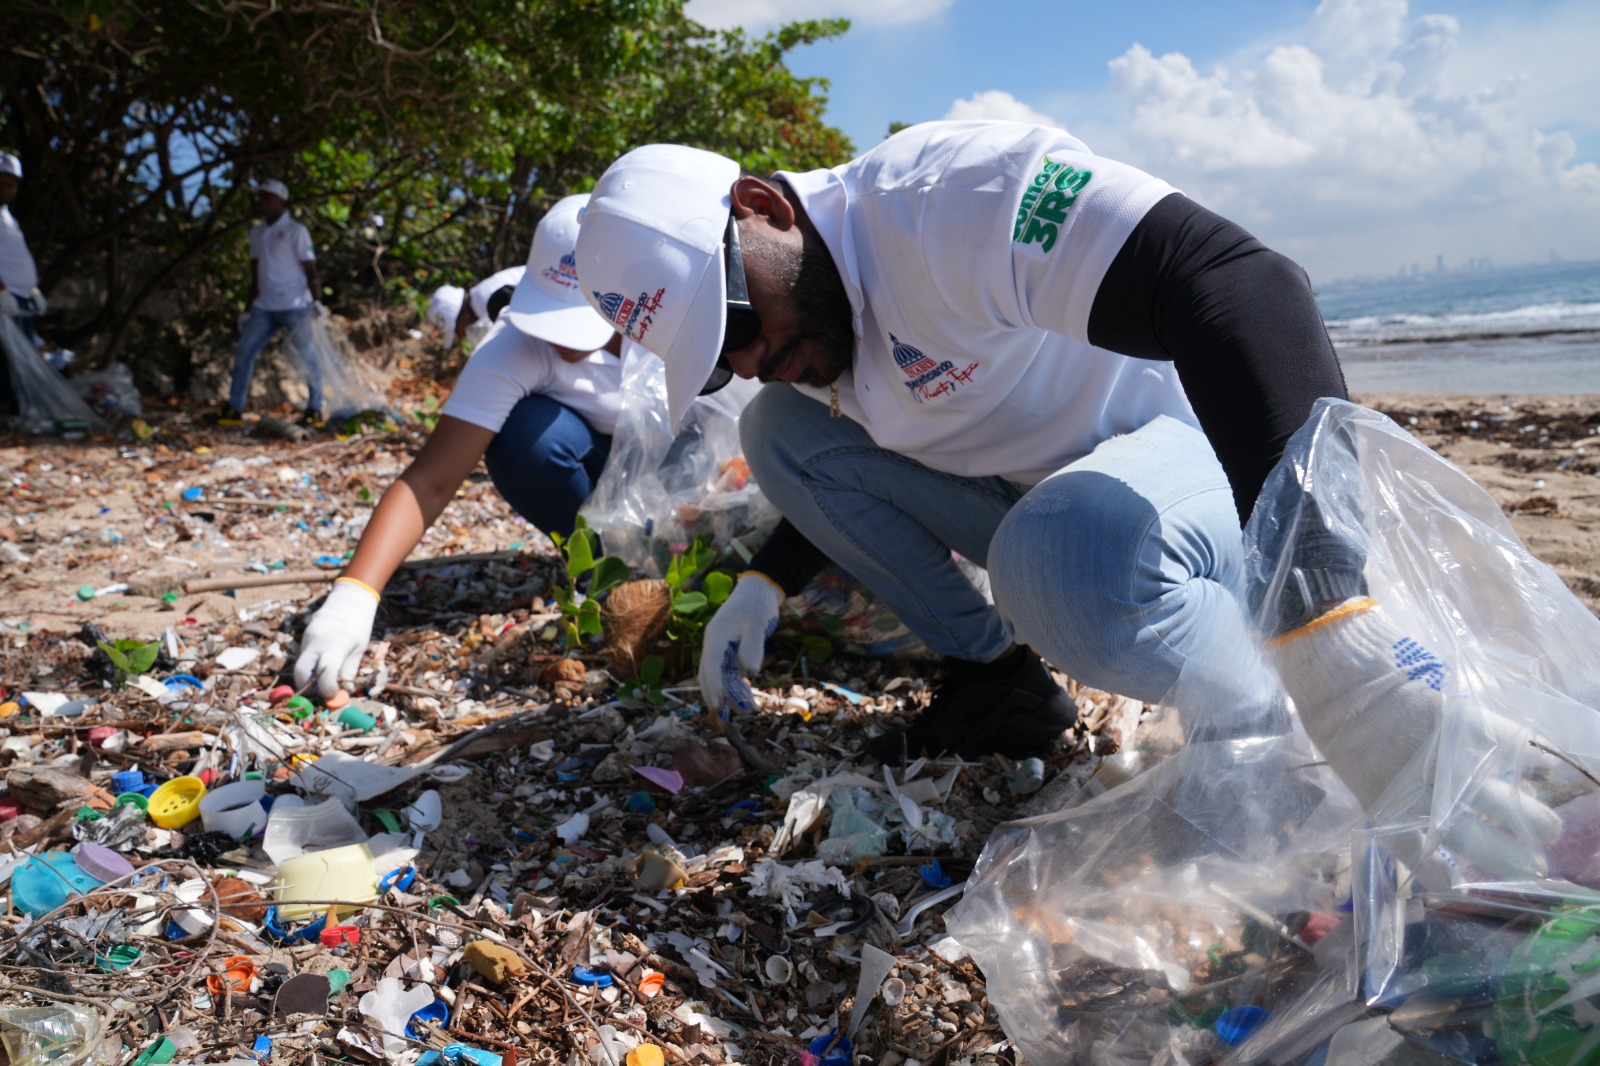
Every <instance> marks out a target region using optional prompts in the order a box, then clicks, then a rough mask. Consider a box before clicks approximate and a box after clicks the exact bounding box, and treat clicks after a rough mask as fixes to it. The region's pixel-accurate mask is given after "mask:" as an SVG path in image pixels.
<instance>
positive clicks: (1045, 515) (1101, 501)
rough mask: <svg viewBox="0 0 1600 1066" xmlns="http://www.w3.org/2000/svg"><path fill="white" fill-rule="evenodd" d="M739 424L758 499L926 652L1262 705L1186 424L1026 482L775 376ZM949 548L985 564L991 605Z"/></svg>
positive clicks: (1227, 495) (1228, 516)
mask: <svg viewBox="0 0 1600 1066" xmlns="http://www.w3.org/2000/svg"><path fill="white" fill-rule="evenodd" d="M740 432H741V436H742V439H743V443H744V447H745V456H746V458H747V459H748V461H749V463H750V468H751V471H752V473H753V474H754V475H755V478H756V481H757V483H758V484H759V485H760V486H761V491H762V492H763V493H764V494H766V496H767V498H768V499H770V500H771V501H772V502H773V504H774V505H776V506H777V508H778V510H779V511H781V512H782V513H783V514H784V516H785V517H787V518H788V519H789V521H790V522H792V523H793V524H794V525H795V526H796V527H797V528H799V530H800V531H801V532H802V533H804V534H805V535H806V536H807V537H808V538H810V540H811V541H812V543H814V544H815V545H817V547H818V548H820V549H821V550H822V551H824V552H826V553H827V554H828V556H829V557H830V558H832V559H833V561H834V562H836V563H838V564H839V565H840V566H842V567H843V568H844V569H845V570H846V571H848V572H849V573H851V574H852V575H854V576H855V577H856V578H857V579H858V580H860V581H861V582H863V583H864V584H865V585H867V586H868V587H869V588H871V589H872V590H873V591H874V592H876V593H877V594H878V595H879V596H880V597H882V598H883V600H884V601H885V602H887V603H888V604H889V606H890V607H891V608H893V609H894V611H895V613H896V614H897V615H898V616H899V617H900V620H901V621H902V622H904V623H905V624H906V625H907V626H908V627H909V628H910V629H911V630H912V631H913V632H914V633H916V634H917V636H919V637H921V638H922V640H923V642H924V643H925V644H927V646H928V647H929V649H930V650H932V651H933V652H935V653H936V654H940V655H951V656H957V657H959V658H963V659H974V660H978V661H984V662H987V661H990V660H993V659H994V658H996V657H998V656H999V655H1000V654H1001V653H1002V652H1004V651H1005V649H1006V648H1007V646H1008V645H1009V644H1010V643H1011V642H1012V641H1013V640H1015V641H1017V642H1019V643H1024V644H1028V645H1030V646H1032V647H1033V648H1034V650H1036V651H1037V652H1039V654H1040V655H1042V656H1044V658H1045V659H1046V660H1048V661H1049V662H1050V663H1051V664H1052V665H1054V666H1055V667H1057V668H1058V669H1060V670H1063V671H1065V672H1066V673H1067V674H1069V675H1071V676H1072V677H1073V678H1075V679H1077V680H1078V681H1080V682H1082V683H1084V684H1088V685H1092V686H1094V687H1096V688H1101V689H1105V690H1107V691H1111V692H1116V693H1120V694H1122V695H1124V696H1129V697H1132V698H1135V699H1140V700H1145V701H1151V702H1155V701H1162V700H1168V701H1169V702H1170V701H1171V699H1172V698H1173V697H1174V691H1175V690H1176V689H1177V688H1178V685H1179V681H1180V679H1181V680H1182V682H1183V687H1182V689H1181V692H1182V693H1183V694H1184V695H1185V696H1193V695H1195V694H1200V695H1201V696H1202V698H1203V699H1204V700H1205V701H1206V702H1207V703H1208V704H1211V705H1213V706H1230V705H1242V704H1248V705H1249V706H1251V707H1255V708H1262V709H1265V708H1266V707H1268V705H1270V704H1271V703H1272V701H1273V699H1274V693H1275V692H1276V684H1275V682H1274V681H1273V679H1272V678H1271V675H1270V674H1269V673H1268V672H1267V670H1266V669H1265V667H1264V666H1263V665H1262V663H1261V661H1260V659H1259V655H1258V653H1257V651H1256V644H1255V642H1254V640H1253V638H1252V637H1251V636H1250V633H1249V630H1248V627H1247V622H1246V619H1245V617H1244V613H1243V611H1242V610H1241V608H1240V605H1239V604H1240V601H1239V599H1238V596H1239V594H1240V592H1241V591H1242V587H1243V585H1242V580H1243V536H1242V534H1241V532H1240V529H1239V520H1238V517H1237V512H1236V511H1235V508H1234V504H1233V497H1232V494H1231V492H1230V491H1229V488H1228V482H1227V478H1226V477H1225V475H1224V474H1223V472H1222V467H1221V465H1220V464H1219V463H1218V462H1217V459H1216V456H1215V455H1214V453H1213V452H1212V450H1211V446H1210V444H1209V443H1208V442H1207V441H1206V438H1205V436H1204V434H1202V433H1201V432H1200V431H1199V430H1198V429H1195V428H1194V427H1192V426H1189V425H1187V424H1185V423H1183V422H1180V421H1178V420H1176V419H1172V418H1167V417H1164V416H1163V417H1161V418H1157V419H1155V420H1154V421H1152V422H1150V423H1148V424H1147V425H1145V426H1143V427H1141V428H1140V429H1139V430H1137V431H1136V432H1133V433H1129V434H1126V435H1124V436H1120V437H1115V438H1112V439H1111V440H1108V441H1105V442H1104V443H1102V444H1101V445H1100V446H1099V447H1098V448H1096V449H1095V450H1094V451H1093V452H1091V453H1090V454H1089V455H1087V456H1084V457H1083V458H1082V459H1079V460H1078V461H1077V462H1075V463H1072V464H1071V465H1069V466H1067V467H1065V468H1063V469H1062V470H1060V471H1057V472H1056V473H1055V474H1053V475H1051V476H1050V477H1049V478H1047V479H1046V480H1044V481H1043V482H1041V483H1040V484H1038V485H1036V486H1034V487H1033V488H1032V489H1027V490H1024V489H1023V488H1022V487H1021V486H1018V485H1016V484H1014V483H1012V482H1009V481H1006V480H1005V479H1003V478H998V477H978V478H973V477H960V476H958V475H955V474H947V473H942V472H940V471H937V470H933V469H931V468H929V467H926V466H923V465H922V464H921V463H918V462H917V461H915V460H913V459H909V458H907V457H906V456H904V455H899V454H897V453H895V452H891V451H887V450H885V449H883V448H880V447H878V446H877V445H876V444H875V443H873V441H872V439H871V437H869V436H868V435H867V432H866V430H865V429H864V428H862V426H861V425H859V424H858V423H856V422H854V421H852V420H850V419H848V418H832V417H830V416H829V414H828V408H827V406H826V405H825V404H822V403H818V402H817V401H815V400H812V399H810V398H809V397H806V396H803V395H801V394H800V393H798V392H796V391H795V390H794V389H792V388H790V387H789V386H787V385H782V384H772V385H768V386H766V387H765V388H763V389H762V390H761V391H760V392H759V393H758V394H757V395H756V398H755V400H754V401H753V402H752V403H751V404H750V406H749V407H748V408H747V409H746V410H745V413H744V414H743V416H742V417H741V418H740ZM951 551H955V552H959V553H960V554H961V555H963V556H965V557H966V558H968V559H970V560H972V561H973V562H975V563H978V564H979V565H982V566H985V567H987V569H988V571H989V578H990V584H991V587H992V591H993V594H994V604H993V605H992V606H991V605H990V604H989V603H988V602H987V601H986V600H985V599H984V597H983V596H982V595H981V594H980V593H979V592H978V590H977V589H975V588H974V587H973V585H972V583H971V582H970V581H969V580H968V579H967V578H966V577H965V576H964V575H963V574H962V573H961V571H960V569H959V568H957V566H956V565H955V564H954V562H952V560H951V557H950V553H951ZM1192 686H1200V687H1198V688H1195V687H1192ZM1213 701H1221V702H1217V703H1213Z"/></svg>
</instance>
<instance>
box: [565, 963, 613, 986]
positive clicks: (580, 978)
mask: <svg viewBox="0 0 1600 1066" xmlns="http://www.w3.org/2000/svg"><path fill="white" fill-rule="evenodd" d="M572 979H573V980H574V981H576V982H578V983H579V984H580V985H590V986H592V987H594V988H609V987H611V974H610V973H608V972H606V971H605V970H602V969H599V968H595V967H589V966H574V967H573V968H572Z"/></svg>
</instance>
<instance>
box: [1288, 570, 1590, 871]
mask: <svg viewBox="0 0 1600 1066" xmlns="http://www.w3.org/2000/svg"><path fill="white" fill-rule="evenodd" d="M1267 648H1268V651H1267V654H1268V655H1269V657H1270V658H1271V659H1272V661H1273V663H1274V664H1275V665H1276V667H1277V669H1278V674H1279V676H1280V678H1281V679H1282V680H1283V685H1284V689H1285V690H1286V691H1287V692H1288V693H1289V696H1290V698H1291V699H1293V700H1294V704H1295V710H1296V711H1297V713H1298V714H1299V716H1300V721H1301V723H1302V724H1303V725H1304V726H1305V729H1306V732H1307V733H1308V734H1310V736H1311V739H1312V741H1314V742H1315V743H1316V746H1317V749H1318V750H1319V751H1320V752H1321V753H1322V755H1323V757H1324V758H1326V759H1327V760H1328V765H1329V767H1330V768H1332V770H1333V771H1334V773H1336V774H1338V775H1339V777H1340V778H1341V779H1342V780H1343V781H1344V782H1345V784H1346V785H1348V786H1349V787H1350V791H1351V792H1353V793H1355V795H1356V798H1357V799H1359V800H1360V801H1361V804H1362V806H1363V807H1371V806H1372V804H1373V803H1374V802H1376V800H1377V799H1378V797H1379V796H1381V795H1382V794H1383V792H1384V790H1385V789H1387V788H1388V787H1389V785H1390V783H1391V782H1393V781H1394V780H1395V779H1396V778H1398V777H1399V776H1400V775H1401V774H1402V773H1403V772H1404V771H1405V770H1406V768H1407V766H1408V765H1409V764H1410V763H1411V761H1412V759H1413V758H1414V757H1415V756H1416V754H1417V753H1418V752H1419V751H1420V750H1422V749H1423V747H1424V746H1426V745H1428V744H1429V743H1431V742H1432V739H1433V736H1434V733H1435V730H1436V729H1437V728H1438V726H1439V721H1440V716H1441V715H1442V714H1443V713H1444V712H1445V708H1446V704H1445V693H1446V691H1447V690H1448V684H1449V671H1450V667H1449V666H1448V664H1446V663H1445V662H1443V661H1441V660H1440V659H1439V658H1438V657H1436V656H1435V655H1434V654H1433V653H1432V652H1431V651H1430V650H1429V649H1428V648H1426V647H1425V646H1424V645H1423V644H1422V643H1421V642H1420V641H1418V640H1417V639H1415V637H1414V636H1412V635H1410V634H1408V633H1405V632H1403V631H1402V630H1401V629H1400V628H1399V627H1397V626H1396V625H1395V623H1394V622H1393V621H1392V620H1391V619H1390V618H1389V616H1388V615H1387V614H1385V613H1384V611H1383V609H1382V608H1381V607H1380V606H1379V605H1378V602H1377V601H1376V600H1374V599H1372V598H1370V597H1367V596H1357V597H1353V598H1351V599H1348V600H1346V601H1344V602H1343V603H1341V604H1339V605H1337V606H1335V607H1333V608H1332V609H1331V610H1328V611H1325V612H1324V613H1322V614H1320V615H1319V616H1317V617H1315V618H1313V619H1311V620H1310V621H1308V622H1306V623H1304V624H1303V625H1300V626H1298V627H1297V628H1295V629H1291V630H1289V631H1288V632H1285V633H1282V634H1280V635H1279V636H1277V637H1275V638H1274V639H1272V640H1271V641H1270V642H1269V643H1268V645H1267ZM1484 718H1485V719H1486V721H1487V729H1488V734H1489V735H1488V743H1489V744H1490V745H1493V746H1499V745H1503V744H1510V745H1516V744H1526V743H1527V741H1528V739H1529V737H1528V734H1527V733H1526V731H1524V730H1519V729H1518V728H1517V727H1516V726H1515V725H1514V724H1513V723H1511V722H1509V721H1507V720H1506V719H1505V718H1503V717H1501V716H1500V715H1497V714H1494V713H1493V712H1492V711H1488V712H1485V714H1484ZM1434 772H1435V763H1434V761H1433V760H1429V762H1428V764H1427V766H1426V769H1425V771H1424V773H1425V775H1426V777H1427V779H1428V780H1429V781H1430V782H1431V781H1432V779H1433V777H1434ZM1464 803H1465V804H1466V806H1467V810H1465V811H1464V812H1462V814H1461V815H1460V816H1458V817H1456V818H1455V819H1453V820H1452V823H1451V824H1450V825H1449V826H1447V828H1446V830H1445V834H1444V840H1443V844H1444V846H1445V847H1446V848H1447V849H1449V850H1451V851H1453V852H1455V853H1457V854H1459V855H1460V856H1461V857H1462V858H1465V859H1467V860H1469V861H1470V862H1472V863H1474V864H1476V865H1478V866H1480V867H1482V868H1483V869H1484V870H1485V871H1488V872H1489V873H1492V874H1496V875H1499V876H1503V877H1507V878H1524V877H1536V876H1542V875H1543V874H1544V872H1545V865H1546V863H1545V854H1544V847H1543V845H1545V844H1548V843H1549V842H1550V841H1552V840H1554V839H1555V838H1556V836H1557V835H1558V834H1559V833H1560V831H1561V819H1560V817H1559V816H1558V815H1557V814H1556V813H1555V812H1554V811H1552V810H1551V809H1550V808H1549V807H1547V806H1545V805H1544V804H1543V803H1541V802H1539V800H1538V799H1537V798H1535V796H1534V795H1533V793H1532V792H1531V791H1530V790H1529V788H1528V787H1527V784H1526V783H1525V782H1522V781H1518V780H1509V781H1508V780H1504V779H1492V780H1489V781H1485V782H1482V783H1481V785H1479V786H1478V787H1475V788H1474V789H1473V790H1472V791H1471V792H1470V793H1469V794H1468V795H1467V796H1465V797H1464ZM1410 858H1411V859H1412V860H1413V861H1417V860H1419V859H1422V858H1424V857H1423V856H1411V857H1410Z"/></svg>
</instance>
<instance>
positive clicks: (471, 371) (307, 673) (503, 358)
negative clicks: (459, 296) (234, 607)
mask: <svg viewBox="0 0 1600 1066" xmlns="http://www.w3.org/2000/svg"><path fill="white" fill-rule="evenodd" d="M588 200H589V198H588V196H568V197H566V198H565V199H563V200H561V201H559V202H558V203H556V204H555V206H553V207H552V208H551V209H550V211H549V213H547V214H546V215H545V217H544V218H543V219H541V220H540V222H539V226H538V229H537V230H536V231H535V232H534V238H533V248H532V250H531V251H530V252H529V255H528V265H527V270H526V273H525V274H524V275H523V278H522V281H521V282H520V283H519V284H518V286H517V289H516V292H515V293H514V294H513V296H512V298H511V303H510V304H509V305H508V306H507V308H506V310H505V311H504V312H502V313H501V315H500V317H499V320H498V321H497V322H496V323H495V324H494V326H493V327H492V328H491V329H490V331H489V333H488V335H487V336H486V337H484V339H483V342H482V343H481V344H479V345H478V347H477V349H476V350H475V351H474V352H473V353H472V357H471V358H470V359H469V360H468V361H467V365H466V367H465V368H464V369H463V370H462V371H461V377H460V379H459V380H458V381H457V382H456V386H455V389H454V390H453V391H452V392H451V394H450V398H449V399H448V400H446V401H445V405H444V411H443V414H442V415H441V417H440V419H439V424H438V425H437V426H435V427H434V430H433V432H432V433H431V434H429V436H428V440H427V443H426V444H424V445H423V447H422V451H420V452H419V453H418V454H417V457H416V459H415V460H413V461H412V463H411V465H410V466H408V467H407V468H406V469H405V472H404V473H402V474H401V475H400V476H399V478H398V479H396V481H395V482H394V484H393V485H391V486H390V487H389V488H388V490H387V491H385V492H384V494H383V498H382V499H381V500H379V501H378V506H377V508H376V510H374V511H373V514H372V520H371V521H370V522H369V523H368V524H367V528H366V530H365V531H364V532H363V533H362V535H361V541H360V543H359V544H357V545H356V551H355V555H354V557H353V558H352V559H351V560H350V565H349V566H348V567H346V568H345V571H344V574H343V576H341V577H339V578H337V579H336V580H335V581H334V585H333V590H332V591H331V592H330V593H329V594H328V598H327V600H326V601H325V602H324V603H323V605H322V607H321V608H320V609H319V610H318V611H317V613H316V614H315V615H314V616H313V617H312V619H311V621H310V622H309V623H308V624H307V625H306V631H305V636H304V637H303V638H302V640H301V642H300V647H301V651H300V657H299V658H298V659H297V660H296V661H295V667H294V679H295V684H296V685H297V686H299V687H304V686H305V685H306V684H308V683H309V682H310V681H311V680H312V679H313V678H315V680H316V682H317V687H318V690H319V691H321V692H322V694H323V695H325V696H327V695H332V694H333V693H334V692H335V691H336V690H337V689H338V687H339V681H340V679H341V678H351V677H354V676H355V673H356V669H357V667H358V666H359V664H360V661H361V654H362V652H363V651H365V650H366V646H367V643H368V641H370V640H371V639H372V625H373V620H374V618H375V617H376V613H377V608H378V599H379V594H380V593H381V591H382V590H383V587H384V585H386V584H387V583H388V581H389V578H390V577H391V576H392V575H393V574H394V571H395V568H396V567H398V566H399V565H400V563H401V562H402V561H404V559H405V557H406V556H407V555H409V554H410V553H411V550H412V549H413V548H415V547H416V546H417V544H418V542H419V541H421V539H422V535H423V533H425V532H426V531H427V529H428V527H429V526H431V525H432V524H433V521H434V519H436V518H438V516H439V513H440V512H441V511H443V510H444V508H445V506H446V505H447V504H448V503H449V502H450V500H451V499H452V498H453V497H454V496H455V494H456V490H457V489H459V488H460V487H461V483H462V482H463V481H465V480H466V479H467V476H468V475H469V474H470V473H472V470H473V468H474V467H475V466H477V464H478V460H479V459H480V458H481V459H483V460H484V463H485V465H486V466H487V467H488V470H489V477H490V478H491V479H492V480H493V481H494V485H495V488H497V489H499V490H500V494H501V495H502V496H504V497H505V498H506V502H507V503H509V504H510V505H511V506H512V507H513V508H515V509H516V511H517V512H518V513H519V514H521V515H522V516H523V517H524V518H526V519H527V520H528V521H530V522H532V523H533V524H534V525H536V526H538V527H539V528H540V529H541V530H544V531H545V532H546V533H560V534H562V535H566V534H569V533H571V532H572V528H573V524H574V520H575V518H576V517H577V513H578V508H579V507H580V506H581V505H582V504H583V501H584V500H586V499H587V498H588V496H589V492H590V490H591V489H592V488H593V486H594V483H595V481H596V480H598V478H599V477H600V472H601V470H602V469H603V468H604V466H605V462H606V459H607V457H608V456H609V455H610V452H611V434H612V433H613V431H614V430H615V429H616V424H617V415H618V412H619V410H620V408H621V402H622V394H621V388H622V364H621V359H620V358H619V357H618V355H617V354H616V353H617V352H618V350H619V346H620V343H621V338H620V337H618V336H617V335H616V334H614V333H613V332H612V330H611V327H610V326H609V325H608V324H607V323H606V322H605V320H604V319H602V318H600V317H599V316H597V315H596V314H595V313H594V312H593V311H592V310H591V309H590V308H589V305H588V304H587V303H586V302H585V301H584V298H583V296H582V294H581V292H580V291H579V287H578V278H577V274H576V272H575V271H574V269H573V259H572V248H573V243H574V241H575V240H576V237H577V233H578V214H579V212H580V211H581V210H582V208H583V206H584V205H585V204H586V203H587V202H588ZM602 345H604V346H605V347H602Z"/></svg>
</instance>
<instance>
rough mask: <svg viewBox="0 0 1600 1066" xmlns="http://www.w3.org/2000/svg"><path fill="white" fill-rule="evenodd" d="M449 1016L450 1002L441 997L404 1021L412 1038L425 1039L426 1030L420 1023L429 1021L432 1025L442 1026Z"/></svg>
mask: <svg viewBox="0 0 1600 1066" xmlns="http://www.w3.org/2000/svg"><path fill="white" fill-rule="evenodd" d="M449 1018H450V1004H448V1003H446V1002H445V1001H444V1000H442V999H436V1000H434V1001H433V1002H432V1003H430V1004H428V1005H427V1006H426V1007H423V1008H422V1009H421V1010H419V1011H417V1012H416V1013H415V1014H413V1015H412V1016H411V1020H410V1021H409V1022H407V1023H406V1032H407V1033H409V1034H410V1035H411V1038H412V1039H413V1040H426V1039H427V1038H428V1030H427V1029H426V1028H424V1027H423V1026H422V1025H421V1024H420V1023H422V1022H430V1023H432V1024H434V1025H438V1026H443V1025H444V1023H445V1022H446V1021H447V1020H448V1019H449Z"/></svg>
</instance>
